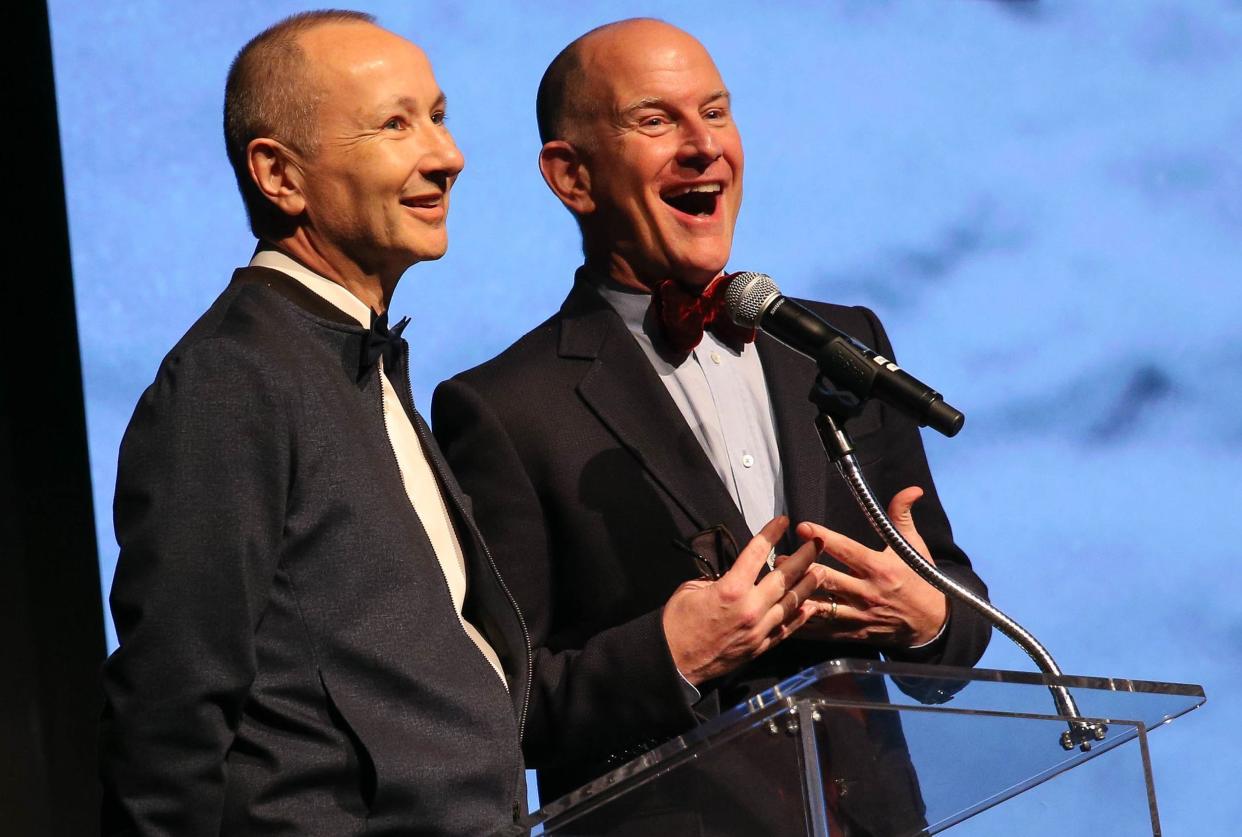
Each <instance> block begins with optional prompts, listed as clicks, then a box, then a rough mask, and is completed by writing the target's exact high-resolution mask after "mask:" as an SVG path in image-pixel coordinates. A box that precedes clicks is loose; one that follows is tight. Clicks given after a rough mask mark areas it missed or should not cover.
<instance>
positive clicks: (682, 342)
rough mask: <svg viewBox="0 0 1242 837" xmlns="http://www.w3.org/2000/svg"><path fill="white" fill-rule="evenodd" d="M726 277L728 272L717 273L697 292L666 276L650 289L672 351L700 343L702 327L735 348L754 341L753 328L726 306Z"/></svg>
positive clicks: (683, 350) (683, 352)
mask: <svg viewBox="0 0 1242 837" xmlns="http://www.w3.org/2000/svg"><path fill="white" fill-rule="evenodd" d="M728 280H729V277H728V276H724V275H721V276H717V277H716V278H715V279H713V280H712V281H711V284H709V285H708V286H707V287H706V288H704V289H703V291H702V293H700V294H697V295H696V294H694V293H693V292H692V291H688V290H686V289H685V288H683V287H682V286H681V285H679V284H677V282H675V281H674V280H672V279H665V280H664V281H663V282H661V283H660V284H658V285H656V286H655V289H654V290H652V292H651V309H652V311H653V313H654V314H655V319H656V321H657V322H659V323H660V326H661V328H662V330H663V334H664V340H665V342H666V343H668V347H669V348H670V349H671V350H672V351H674V352H676V353H677V354H681V355H687V354H689V353H690V351H691V350H692V349H694V347H695V346H697V345H699V341H701V340H702V339H703V332H704V331H705V330H706V331H710V332H711V333H712V334H714V335H716V337H718V338H719V339H720V340H721V341H723V342H724V343H726V344H728V345H729V346H730V347H731V348H732V349H734V350H735V351H741V350H742V347H743V346H745V345H746V344H747V343H752V342H754V339H755V330H754V329H753V328H743V327H742V326H740V325H738V324H737V323H735V322H733V320H732V318H731V317H730V316H729V311H728V309H727V308H726V307H725V289H726V288H728V287H729V281H728Z"/></svg>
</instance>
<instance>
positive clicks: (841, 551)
mask: <svg viewBox="0 0 1242 837" xmlns="http://www.w3.org/2000/svg"><path fill="white" fill-rule="evenodd" d="M794 531H795V533H796V534H797V535H798V537H800V538H802V539H803V540H804V541H806V542H808V543H816V544H818V545H819V547H820V551H821V552H823V553H825V554H827V555H831V556H832V557H833V558H836V559H837V560H838V561H840V562H841V563H842V564H844V565H845V566H847V567H849V568H850V569H851V570H858V571H859V573H860V574H863V575H866V570H867V568H868V567H869V566H870V562H871V561H873V560H874V555H875V553H874V551H873V550H871V549H868V548H867V547H865V546H863V545H862V544H860V543H859V542H858V541H856V540H854V539H853V538H849V537H846V536H845V535H842V534H841V533H840V532H836V531H833V530H832V529H829V528H828V527H827V526H820V525H819V524H818V523H799V524H798V528H797V529H796V530H794Z"/></svg>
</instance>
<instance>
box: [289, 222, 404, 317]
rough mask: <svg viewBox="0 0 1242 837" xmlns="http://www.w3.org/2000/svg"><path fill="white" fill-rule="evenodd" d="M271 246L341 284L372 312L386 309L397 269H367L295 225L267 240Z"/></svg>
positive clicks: (395, 282)
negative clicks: (283, 234) (290, 230)
mask: <svg viewBox="0 0 1242 837" xmlns="http://www.w3.org/2000/svg"><path fill="white" fill-rule="evenodd" d="M268 244H270V245H271V246H272V247H275V248H276V249H277V250H279V251H281V252H282V253H284V254H285V255H286V256H289V257H290V258H291V259H295V260H297V261H298V262H300V263H301V264H302V265H304V266H305V267H306V268H308V269H309V270H313V271H314V272H315V273H318V274H319V275H320V276H322V277H324V278H325V279H329V280H331V281H333V282H335V283H336V284H338V285H340V286H341V287H343V288H345V289H346V290H347V291H349V292H350V293H351V294H353V295H354V296H356V297H358V299H360V300H362V301H363V302H365V303H366V304H367V306H369V307H370V309H371V310H372V311H374V312H375V313H376V314H383V313H384V312H385V311H387V310H388V303H389V302H391V301H392V294H393V291H395V290H396V289H397V281H398V280H399V279H400V278H401V273H396V274H395V275H386V274H384V273H381V272H377V271H373V270H368V269H366V268H364V267H362V265H359V264H358V263H357V262H355V261H353V260H352V259H350V258H349V257H348V256H346V255H345V254H344V253H342V252H341V251H340V249H339V248H336V247H332V246H325V245H324V244H323V243H322V242H316V241H315V240H313V239H312V238H310V237H309V236H307V235H306V233H305V230H303V229H298V230H296V231H295V232H294V233H293V234H292V235H290V236H287V237H285V238H280V239H275V240H271V241H268Z"/></svg>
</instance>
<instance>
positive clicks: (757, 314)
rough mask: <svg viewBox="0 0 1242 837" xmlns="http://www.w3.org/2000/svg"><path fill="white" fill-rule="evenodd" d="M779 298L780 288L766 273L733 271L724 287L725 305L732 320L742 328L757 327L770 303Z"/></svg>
mask: <svg viewBox="0 0 1242 837" xmlns="http://www.w3.org/2000/svg"><path fill="white" fill-rule="evenodd" d="M780 298H781V291H780V288H778V287H776V283H775V282H773V281H772V277H771V276H768V275H767V274H766V273H755V272H754V271H750V270H746V271H743V272H741V273H735V274H733V276H732V277H730V279H729V287H728V288H726V289H725V307H726V308H728V309H729V316H731V317H732V318H733V322H735V323H737V324H738V325H740V326H742V327H743V328H758V327H759V321H760V320H762V319H763V315H764V314H765V313H767V310H768V309H769V308H771V307H772V303H774V302H776V300H778V299H780Z"/></svg>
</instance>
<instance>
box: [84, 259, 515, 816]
mask: <svg viewBox="0 0 1242 837" xmlns="http://www.w3.org/2000/svg"><path fill="white" fill-rule="evenodd" d="M364 333H365V332H364V330H363V329H361V328H360V327H359V326H358V324H357V323H356V322H355V321H353V320H352V319H351V318H349V317H348V316H346V315H345V314H343V313H342V312H340V311H338V310H337V309H335V308H333V307H332V306H330V305H328V304H327V303H325V302H323V301H322V300H321V299H320V298H319V297H317V296H315V295H314V294H313V293H311V292H309V291H307V290H306V289H305V288H303V287H302V286H301V285H299V284H298V283H297V282H295V281H294V280H292V279H290V278H288V277H286V276H285V275H284V274H281V273H278V272H275V271H270V270H266V269H262V268H249V269H245V270H240V271H238V272H237V274H236V275H235V277H234V281H233V282H232V283H231V284H230V286H229V287H228V289H227V290H226V291H225V292H224V293H223V294H222V295H221V296H220V298H219V299H218V300H217V301H216V302H215V304H214V305H212V307H211V308H210V309H209V310H208V311H207V313H206V314H204V316H203V317H202V318H201V319H200V320H199V321H198V322H197V323H196V324H195V325H194V326H193V327H192V328H191V329H190V331H189V332H188V333H187V334H186V336H185V337H184V338H183V339H182V340H181V341H180V342H179V343H178V344H177V346H176V347H175V348H174V349H173V350H172V351H171V352H170V353H169V355H168V356H167V358H165V360H164V362H163V363H162V364H161V366H160V370H159V373H158V374H157V376H156V379H155V382H154V383H153V384H152V385H151V386H150V388H148V389H147V391H146V392H145V393H144V394H143V396H142V398H141V400H140V402H139V404H138V406H137V409H136V410H135V412H134V416H133V419H132V420H131V422H130V425H129V428H128V430H127V431H126V434H125V439H124V441H123V443H122V447H121V460H120V467H119V470H118V477H117V493H116V509H115V510H116V532H117V538H118V541H119V542H120V545H121V554H120V559H119V562H118V565H117V573H116V580H115V582H114V585H113V588H112V594H111V602H112V609H113V613H114V615H115V619H116V627H117V634H118V637H119V639H120V648H119V649H118V650H117V651H116V652H115V653H114V654H113V655H112V656H111V658H110V659H109V660H108V662H107V664H106V666H105V669H104V688H105V692H106V696H107V704H106V709H105V715H104V724H103V729H102V742H101V744H102V747H101V751H102V759H103V764H102V777H103V784H104V794H105V811H104V823H105V825H104V830H105V833H109V834H142V835H155V834H161V835H177V837H189V836H190V835H204V837H206V835H212V837H215V835H220V834H245V835H260V834H262V835H269V834H270V835H275V834H289V835H293V834H297V835H325V837H327V836H328V835H330V836H331V837H342V835H351V834H362V833H364V832H365V833H367V834H391V835H398V834H400V835H408V834H446V835H448V834H454V835H455V834H489V833H492V832H495V831H497V830H501V829H504V828H511V827H512V824H513V822H514V819H515V816H516V815H517V813H519V810H520V809H521V808H522V807H523V806H524V803H525V787H524V779H523V771H522V760H521V754H520V749H519V731H518V723H517V721H516V719H515V712H516V714H517V715H524V714H525V711H526V708H525V707H526V697H527V695H528V683H529V653H528V648H529V643H528V641H527V638H526V635H525V631H524V628H523V627H522V624H521V617H520V615H519V613H518V612H517V609H516V607H515V605H514V603H513V601H512V598H511V597H510V596H509V595H508V593H507V591H506V590H505V589H504V585H503V582H502V581H501V580H500V578H499V576H498V574H497V572H496V570H495V568H494V567H493V566H492V564H491V561H490V558H489V557H488V556H487V554H486V548H485V547H484V546H483V544H482V541H481V539H480V538H479V536H478V533H477V530H476V529H475V528H474V524H473V522H472V521H471V519H470V516H469V513H468V510H467V509H466V507H465V499H464V497H463V496H462V495H461V492H460V490H459V489H458V487H457V485H456V483H455V482H454V481H453V479H452V477H451V475H450V474H449V472H448V469H447V467H446V466H445V464H444V463H443V461H442V459H441V457H440V454H439V451H438V449H437V448H436V445H435V442H434V440H433V439H432V438H431V436H430V432H429V430H428V428H427V427H426V425H425V424H423V423H422V420H421V419H420V418H419V417H418V416H417V414H415V413H414V412H413V409H412V405H410V404H409V403H406V404H405V406H406V408H407V410H409V413H410V416H411V420H412V421H413V422H414V424H415V428H416V430H417V432H418V433H419V436H420V438H421V439H422V441H423V445H424V448H425V449H426V451H427V454H428V458H429V460H430V461H431V463H432V466H433V469H434V470H435V471H436V472H437V475H438V477H439V481H440V487H441V490H442V492H443V493H444V496H445V500H446V504H447V505H448V507H449V509H450V513H451V514H452V515H453V516H454V518H455V520H454V522H455V524H456V528H457V532H458V535H459V538H460V540H461V543H462V547H463V550H464V552H465V555H466V560H467V563H468V567H467V570H468V576H469V583H470V592H469V598H468V601H467V606H468V608H469V611H468V615H470V616H471V618H472V619H473V621H474V622H475V624H476V625H479V626H480V628H481V629H482V630H483V631H484V633H485V634H486V636H487V637H488V639H489V640H490V641H491V643H492V644H493V646H494V647H495V648H496V650H497V651H498V653H499V654H500V655H501V659H502V660H503V662H504V664H505V667H506V671H507V672H509V675H510V677H509V681H508V687H509V691H508V693H506V689H505V685H504V684H502V683H501V681H500V679H499V678H498V677H497V676H496V673H495V671H494V670H493V669H492V667H491V666H490V664H489V663H488V662H487V661H486V660H485V659H484V657H483V655H482V654H481V653H480V652H479V650H478V648H477V646H475V645H474V643H473V642H472V641H471V640H470V639H469V637H468V636H467V635H466V633H465V632H464V631H463V630H462V627H461V625H460V623H459V621H458V618H457V614H456V612H455V610H454V607H453V604H452V601H451V599H450V596H449V591H448V588H447V585H446V584H445V581H444V576H443V574H442V571H441V569H440V565H439V562H438V560H437V558H436V556H435V553H434V551H433V549H432V547H431V544H430V542H429V541H428V539H427V536H426V533H425V532H424V530H423V528H422V525H421V523H420V522H419V519H418V516H417V514H416V513H415V511H414V509H413V508H411V506H410V503H409V501H408V499H407V497H406V493H405V490H404V488H403V485H402V482H401V477H400V474H399V472H398V468H397V464H396V460H395V458H394V455H393V451H392V448H391V445H390V443H389V441H388V436H387V433H386V431H385V427H384V418H383V413H382V405H381V400H380V399H381V393H380V378H379V372H378V371H377V370H376V369H375V368H370V369H369V370H366V371H360V362H359V359H360V357H361V346H362V339H363V335H364ZM396 389H397V391H398V392H399V393H401V394H402V396H408V386H403V385H400V384H399V385H398V386H397V387H396Z"/></svg>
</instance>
